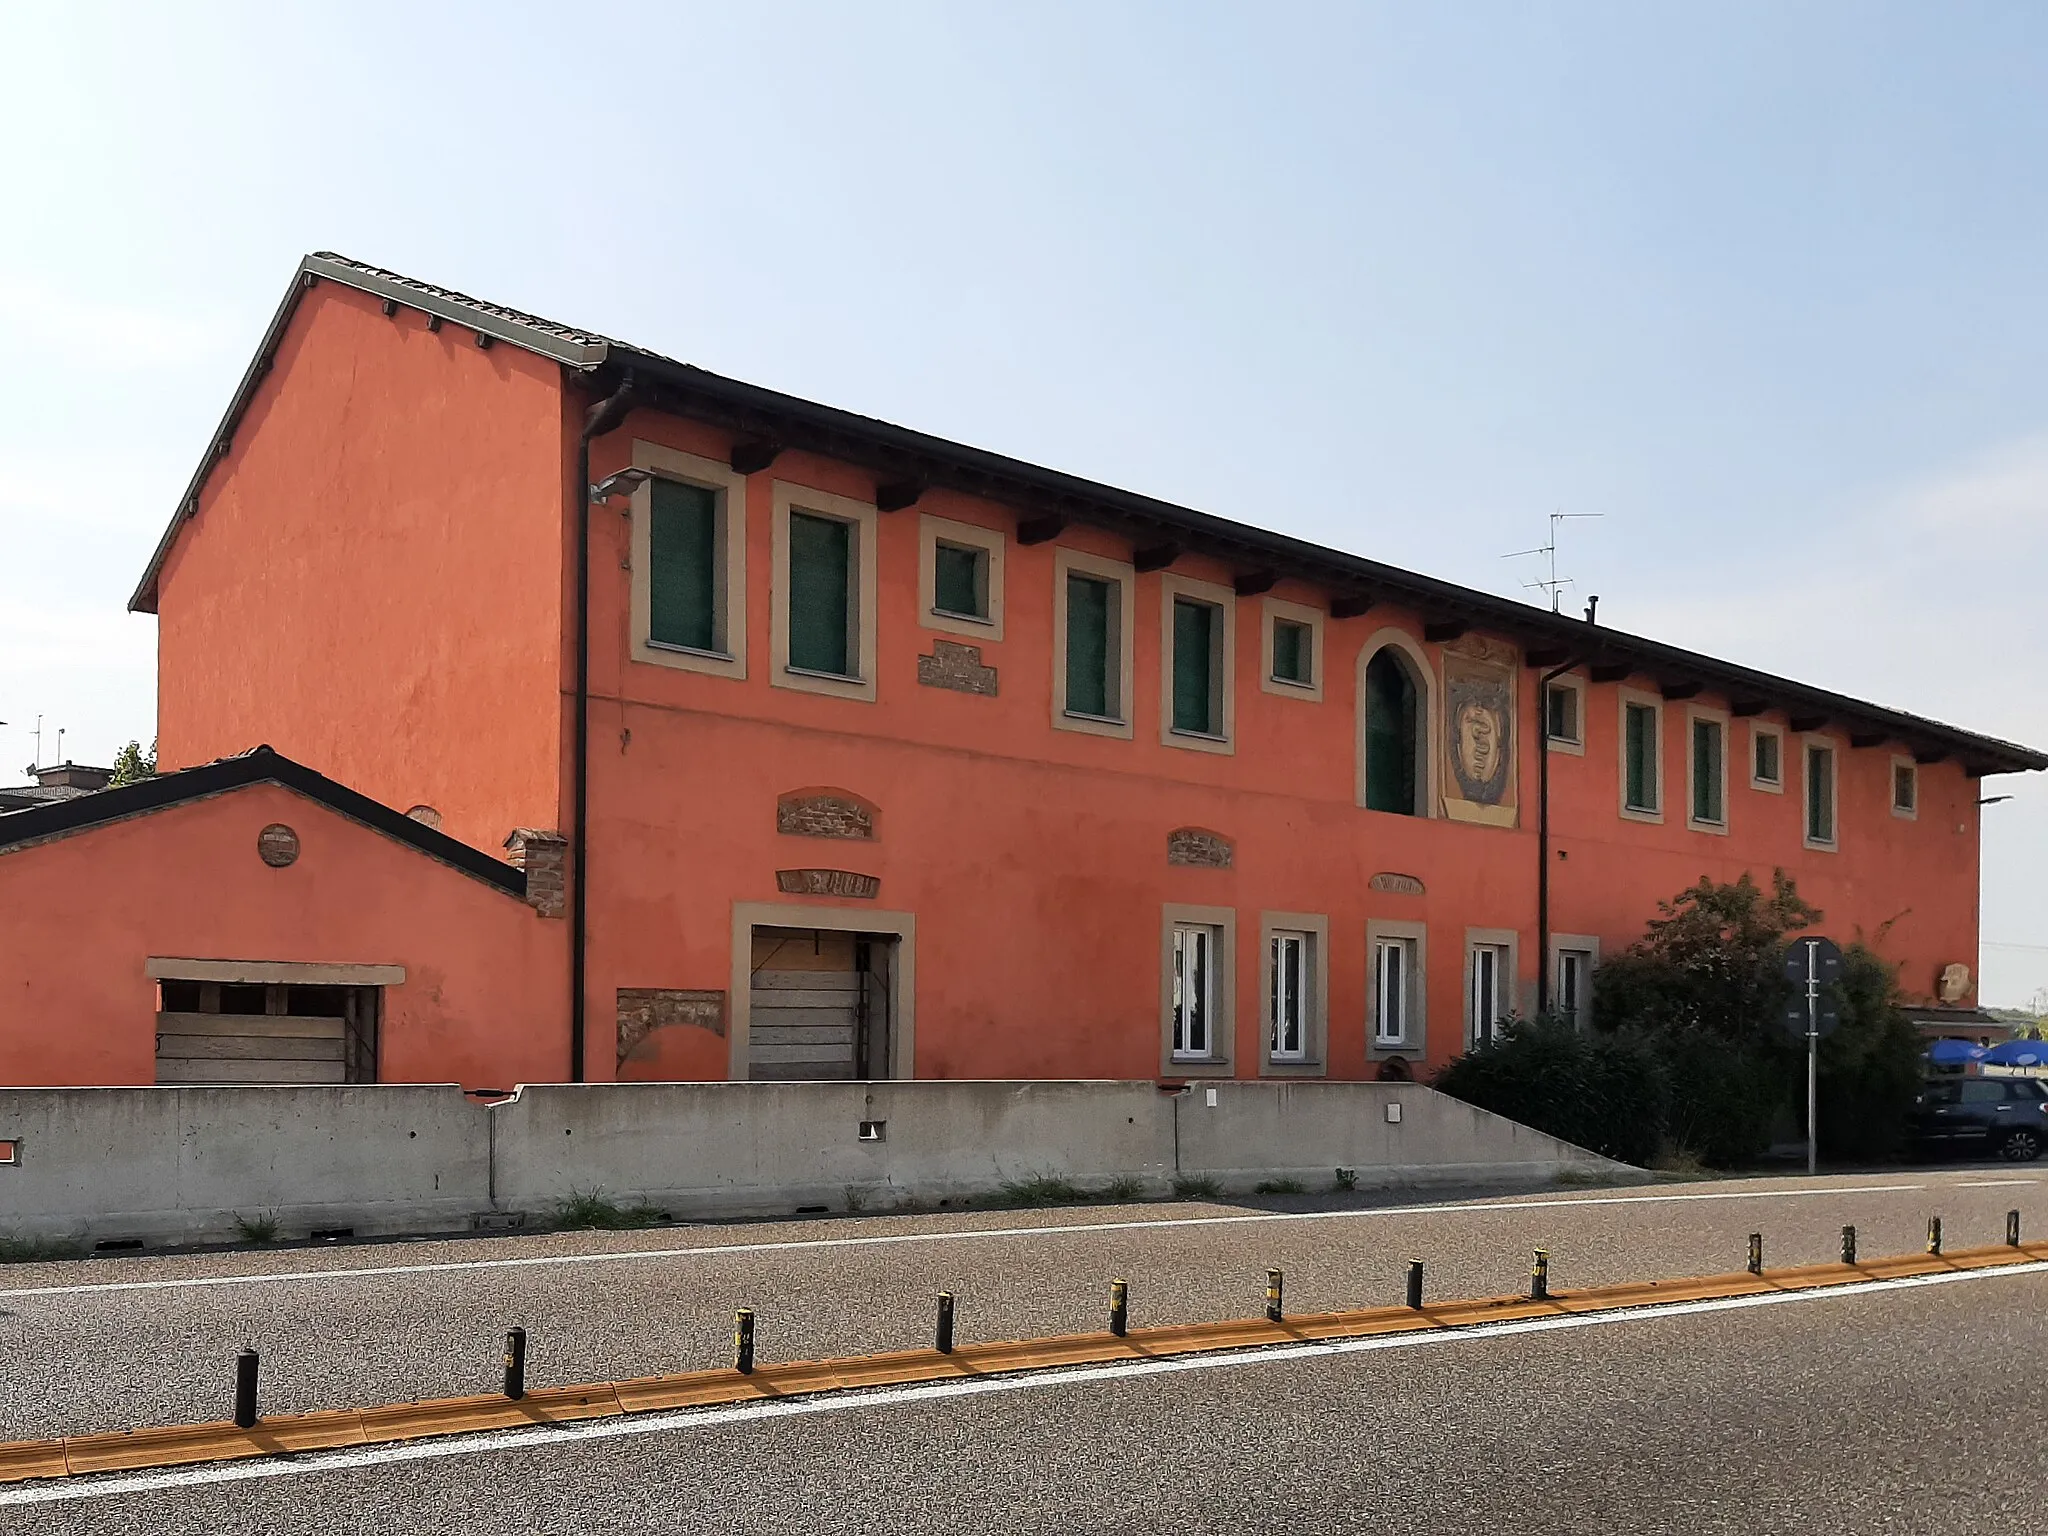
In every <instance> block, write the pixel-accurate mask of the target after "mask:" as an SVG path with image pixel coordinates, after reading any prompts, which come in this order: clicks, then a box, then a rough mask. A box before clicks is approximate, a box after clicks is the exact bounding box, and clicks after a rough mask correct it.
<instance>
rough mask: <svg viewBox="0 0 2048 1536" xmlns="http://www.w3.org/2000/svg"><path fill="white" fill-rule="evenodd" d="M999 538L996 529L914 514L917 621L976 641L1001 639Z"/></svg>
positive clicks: (1001, 590) (1001, 541)
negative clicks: (915, 522)
mask: <svg viewBox="0 0 2048 1536" xmlns="http://www.w3.org/2000/svg"><path fill="white" fill-rule="evenodd" d="M1004 542H1005V541H1004V538H1003V535H1002V532H1001V530H999V529H995V528H979V527H976V526H975V525H974V524H972V523H961V522H955V521H954V520H952V519H951V518H946V517H937V516H934V515H933V514H932V513H929V512H921V513H919V514H918V519H917V593H918V622H919V623H920V624H921V625H923V626H924V627H925V628H926V629H942V630H945V631H946V632H947V633H949V634H956V635H966V636H969V637H971V638H973V639H976V640H987V641H991V642H993V641H998V640H1001V639H1002V638H1003V546H1004Z"/></svg>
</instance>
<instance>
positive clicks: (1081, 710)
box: [1067, 572, 1122, 720]
mask: <svg viewBox="0 0 2048 1536" xmlns="http://www.w3.org/2000/svg"><path fill="white" fill-rule="evenodd" d="M1117 604H1118V594H1117V590H1116V584H1115V583H1114V582H1109V581H1103V580H1101V579H1100V578H1098V577H1094V576H1081V575H1076V574H1074V573H1071V572H1070V573H1069V574H1068V576H1067V713H1068V714H1072V715H1093V716H1095V717H1096V718H1098V719H1102V720H1115V719H1119V718H1121V713H1122V700H1121V699H1119V698H1118V697H1117V691H1118V690H1117V686H1116V685H1117V678H1116V675H1115V674H1112V672H1111V671H1110V667H1111V665H1112V664H1115V665H1117V667H1118V669H1119V671H1121V664H1122V657H1121V656H1120V655H1118V654H1117V646H1116V645H1115V644H1113V643H1112V642H1113V641H1114V639H1115V636H1114V635H1113V633H1112V630H1111V615H1112V614H1113V613H1115V612H1117V611H1118V608H1117Z"/></svg>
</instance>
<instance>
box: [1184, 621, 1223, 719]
mask: <svg viewBox="0 0 2048 1536" xmlns="http://www.w3.org/2000/svg"><path fill="white" fill-rule="evenodd" d="M1222 618H1223V615H1222V614H1221V613H1220V612H1219V611H1218V610H1217V609H1216V607H1215V606H1214V605H1213V604H1210V603H1197V602H1191V601H1189V600H1188V599H1187V598H1184V597H1177V598H1175V599H1174V600H1173V728H1174V729H1175V730H1176V731H1194V732H1197V733H1198V734H1200V735H1204V736H1220V735H1222V734H1223V722H1222V720H1221V719H1220V718H1219V716H1220V715H1221V713H1222V711H1221V710H1220V709H1219V708H1218V700H1217V691H1216V682H1217V665H1216V663H1217V656H1216V650H1217V644H1216V641H1217V636H1218V634H1219V632H1220V630H1221V627H1222Z"/></svg>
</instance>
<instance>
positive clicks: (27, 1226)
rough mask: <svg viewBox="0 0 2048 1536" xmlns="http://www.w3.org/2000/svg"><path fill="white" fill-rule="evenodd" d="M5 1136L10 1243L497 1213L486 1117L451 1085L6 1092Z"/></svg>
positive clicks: (362, 1226) (397, 1225) (405, 1225)
mask: <svg viewBox="0 0 2048 1536" xmlns="http://www.w3.org/2000/svg"><path fill="white" fill-rule="evenodd" d="M0 1141H11V1142H13V1143H14V1146H15V1149H16V1157H17V1159H18V1160H17V1161H16V1162H14V1163H11V1164H0V1237H32V1238H33V1237H62V1238H74V1239H81V1240H84V1241H86V1242H94V1241H100V1240H107V1239H122V1238H142V1239H144V1240H145V1241H153V1242H210V1241H230V1242H231V1241H233V1240H234V1239H235V1238H236V1237H237V1236H238V1235H239V1229H238V1228H237V1226H236V1224H235V1218H236V1217H237V1216H240V1217H243V1218H245V1219H251V1220H255V1219H270V1220H274V1221H275V1222H276V1224H277V1228H278V1232H279V1233H280V1235H286V1236H294V1237H304V1236H306V1235H307V1234H308V1233H311V1232H315V1231H319V1230H322V1229H333V1228H348V1229H351V1230H353V1231H355V1232H358V1233H364V1234H369V1233H399V1232H432V1231H441V1232H446V1231H452V1230H457V1229H461V1228H465V1227H468V1226H469V1225H470V1224H471V1219H472V1217H473V1216H474V1215H475V1213H477V1212H479V1211H482V1210H486V1209H488V1208H489V1205H490V1187H491V1185H490V1180H491V1167H490V1164H491V1152H490V1123H489V1121H488V1120H487V1119H486V1117H485V1114H484V1111H483V1110H482V1109H481V1107H480V1106H478V1104H477V1103H476V1101H475V1100H473V1099H470V1098H468V1097H467V1096H465V1095H464V1093H463V1092H462V1090H461V1089H460V1088H458V1087H456V1086H454V1085H453V1084H448V1085H445V1086H444V1085H433V1086H428V1087H412V1086H399V1085H395V1084H394V1085H391V1086H378V1087H359V1088H321V1087H293V1088H0Z"/></svg>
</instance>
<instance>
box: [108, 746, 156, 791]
mask: <svg viewBox="0 0 2048 1536" xmlns="http://www.w3.org/2000/svg"><path fill="white" fill-rule="evenodd" d="M155 777H156V743H155V742H153V741H152V742H151V743H150V744H149V755H148V756H147V757H145V756H143V754H142V743H141V742H139V741H131V742H129V743H128V745H127V746H125V747H123V748H122V749H121V750H120V751H119V752H118V753H117V754H115V757H114V776H113V777H112V778H111V779H109V780H107V788H109V789H119V788H120V787H121V786H122V785H123V784H139V783H140V782H141V781H142V780H144V779H153V778H155Z"/></svg>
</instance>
